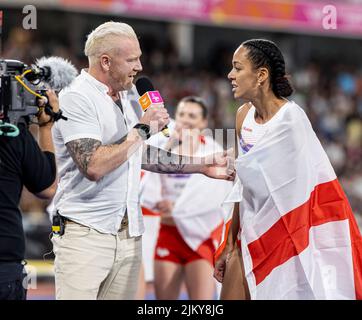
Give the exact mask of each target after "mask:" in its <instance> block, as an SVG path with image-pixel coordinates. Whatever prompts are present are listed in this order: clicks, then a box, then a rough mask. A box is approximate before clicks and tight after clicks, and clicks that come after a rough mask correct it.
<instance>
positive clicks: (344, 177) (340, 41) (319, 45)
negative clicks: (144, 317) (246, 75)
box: [0, 0, 362, 299]
mask: <svg viewBox="0 0 362 320" xmlns="http://www.w3.org/2000/svg"><path fill="white" fill-rule="evenodd" d="M28 4H32V5H34V6H35V7H36V9H37V28H36V29H34V30H25V29H24V28H23V27H22V22H23V18H24V17H25V16H26V14H24V13H23V12H22V10H23V8H24V6H25V5H28ZM326 5H333V6H334V7H335V8H336V13H337V29H325V28H323V24H322V21H323V17H324V16H325V14H324V13H323V8H325V6H326ZM0 10H2V11H3V12H2V30H1V31H2V32H1V54H0V56H1V58H6V59H17V60H21V61H23V62H25V63H28V64H31V63H33V62H34V61H35V59H36V58H39V57H41V56H44V55H57V56H62V57H64V58H67V59H69V60H71V61H72V63H73V64H74V65H75V66H76V67H77V68H78V69H79V70H80V69H81V68H83V67H85V66H86V64H87V60H86V59H85V57H84V54H83V47H84V42H85V39H86V34H88V33H89V32H90V31H91V30H93V29H94V28H95V27H96V26H98V25H99V24H101V23H103V22H105V21H108V20H114V21H123V22H127V23H129V24H131V25H132V26H133V27H134V29H135V31H136V33H137V34H138V35H139V39H140V43H141V48H142V51H143V55H142V58H141V60H142V63H143V67H144V71H143V74H146V75H148V76H150V77H151V78H152V80H153V82H154V84H155V87H156V88H158V89H159V90H160V92H161V93H162V95H163V97H164V100H165V101H166V102H167V108H168V110H169V112H170V114H171V115H173V114H174V110H175V106H176V103H177V101H178V100H179V99H180V98H182V97H183V96H185V95H189V94H196V95H200V96H202V97H203V98H204V99H205V100H206V101H207V103H208V105H209V110H210V112H209V127H210V128H233V127H234V117H235V112H236V110H237V108H238V106H239V105H240V101H239V102H236V101H234V99H233V97H232V94H231V87H230V84H229V81H228V80H227V73H228V72H229V70H230V68H231V58H232V54H233V51H234V50H235V49H236V48H237V46H238V45H239V44H240V43H241V42H242V41H244V40H246V39H250V38H267V39H270V40H273V41H275V42H276V43H277V44H278V45H279V46H280V48H281V50H282V51H283V53H284V54H285V57H286V60H287V61H286V62H287V63H286V64H287V69H288V74H290V77H291V81H292V83H293V86H294V88H295V94H294V95H293V97H292V99H293V100H295V101H296V102H297V103H298V104H299V105H300V106H302V107H303V108H304V109H305V111H306V112H307V114H308V116H309V118H310V120H311V122H312V125H313V127H314V129H315V131H316V132H317V134H318V136H319V138H320V140H321V142H322V144H323V146H324V148H325V150H326V152H327V153H328V155H329V157H330V159H331V162H332V164H333V166H334V169H335V170H336V172H337V174H338V176H339V178H340V180H341V182H342V184H343V186H344V189H345V191H346V193H347V195H348V198H349V200H350V203H351V206H352V209H353V211H354V213H355V215H356V217H357V221H358V222H359V225H360V228H361V227H362V0H344V1H343V0H339V1H336V0H332V1H328V2H327V1H324V0H317V1H316V0H314V1H312V0H310V1H307V0H304V1H301V0H254V1H253V0H243V1H241V0H157V1H155V0H38V1H32V2H31V3H29V2H27V1H18V0H7V1H3V0H0ZM32 131H33V133H34V134H35V135H36V134H37V132H36V128H32ZM46 205H47V203H46V202H44V201H39V200H37V199H35V198H34V197H33V196H32V195H30V194H29V193H28V192H27V191H26V190H24V192H23V197H22V201H21V208H22V210H23V212H24V227H25V230H26V233H27V259H28V260H29V262H30V264H31V265H33V266H35V268H36V269H32V270H33V271H34V270H35V271H36V272H37V289H32V290H30V292H29V298H30V299H53V298H54V293H53V290H54V288H53V273H52V265H51V258H52V255H48V256H46V257H45V259H47V260H46V262H44V261H43V255H44V254H45V253H46V252H50V251H51V244H50V241H49V239H48V237H49V228H50V222H49V219H48V217H47V215H46V214H45V208H46ZM48 259H50V260H48ZM42 261H43V262H42ZM147 298H149V299H153V298H154V295H153V292H152V287H149V288H148V294H147ZM181 298H183V299H186V298H187V296H185V294H182V296H181Z"/></svg>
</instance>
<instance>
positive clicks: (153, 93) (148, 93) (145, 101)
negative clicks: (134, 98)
mask: <svg viewBox="0 0 362 320" xmlns="http://www.w3.org/2000/svg"><path fill="white" fill-rule="evenodd" d="M136 89H137V92H138V94H139V95H140V98H139V99H138V102H139V104H140V105H141V107H142V110H143V111H146V110H147V108H148V107H149V106H150V105H151V104H158V103H160V104H161V103H163V99H162V97H161V94H160V93H159V92H158V91H157V90H155V88H154V87H153V84H152V82H151V81H150V79H148V78H147V77H140V78H138V79H137V81H136ZM161 131H162V133H163V135H164V136H165V137H167V138H169V137H170V132H169V129H168V127H167V125H166V126H165V127H164V128H163V129H162V130H161Z"/></svg>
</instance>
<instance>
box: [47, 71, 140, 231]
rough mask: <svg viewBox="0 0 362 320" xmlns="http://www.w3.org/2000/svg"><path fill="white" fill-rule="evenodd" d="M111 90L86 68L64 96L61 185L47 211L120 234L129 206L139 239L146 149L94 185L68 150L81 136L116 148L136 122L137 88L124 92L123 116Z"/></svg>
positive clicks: (57, 136) (59, 133)
mask: <svg viewBox="0 0 362 320" xmlns="http://www.w3.org/2000/svg"><path fill="white" fill-rule="evenodd" d="M107 92H108V87H107V86H106V85H105V84H103V83H101V82H99V81H98V80H96V79H95V78H94V77H92V76H91V75H90V74H88V73H87V72H86V71H85V70H82V72H81V74H80V75H79V76H78V77H77V78H76V79H75V80H74V82H73V83H72V84H71V86H70V87H69V88H67V89H65V90H63V91H62V92H61V94H60V97H59V103H60V108H61V110H63V113H64V115H65V116H66V117H67V118H68V120H67V121H64V120H59V121H58V122H56V123H55V125H54V126H53V132H52V133H53V140H54V144H55V152H56V160H57V165H58V174H59V185H58V189H57V192H56V195H55V197H54V199H53V202H52V204H51V205H50V207H49V212H50V213H51V214H55V212H56V210H59V212H60V214H61V215H63V216H65V217H68V218H69V219H71V220H73V221H75V222H78V223H81V224H83V225H85V226H89V227H92V228H94V229H95V230H97V231H99V232H102V233H110V234H117V231H118V229H119V227H120V223H121V221H122V218H123V216H124V213H125V211H126V208H127V214H128V220H129V233H130V235H131V236H139V235H141V234H142V233H143V231H144V226H143V216H142V212H141V208H140V204H139V182H140V176H141V160H142V148H139V149H138V151H137V152H136V153H134V154H133V155H132V156H131V157H130V159H129V160H128V161H127V162H126V163H124V164H122V165H121V166H119V167H118V168H117V169H115V170H113V171H112V172H110V173H109V174H107V175H105V176H104V177H103V178H101V179H100V180H99V181H90V180H88V179H87V178H86V177H85V176H84V175H83V174H82V173H81V172H80V171H79V170H78V168H77V166H76V164H75V163H74V161H73V159H72V158H71V156H70V154H69V152H68V151H67V148H66V146H65V144H66V143H68V142H69V141H72V140H76V139H81V138H92V139H96V140H100V141H101V142H102V144H112V143H115V142H116V141H118V140H119V139H121V138H122V137H123V136H125V135H126V134H127V133H128V131H129V130H130V129H131V128H132V127H133V126H134V125H135V124H136V123H137V122H138V120H139V118H140V117H141V115H142V109H141V107H140V106H139V104H138V97H139V96H138V93H137V91H136V89H135V87H133V88H132V89H131V90H129V91H122V92H120V97H121V102H122V106H123V110H124V116H125V117H124V116H123V114H122V111H121V110H120V108H119V107H118V106H117V105H116V104H115V102H114V101H113V100H112V98H111V97H110V96H109V95H108V94H107Z"/></svg>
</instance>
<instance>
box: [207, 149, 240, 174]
mask: <svg viewBox="0 0 362 320" xmlns="http://www.w3.org/2000/svg"><path fill="white" fill-rule="evenodd" d="M234 162H235V161H234V150H233V148H230V149H228V150H226V151H223V152H218V153H214V154H211V155H209V156H206V157H204V163H205V164H204V167H203V169H202V171H201V173H203V174H204V175H205V176H208V177H210V178H214V179H223V180H229V181H233V180H234V179H235V166H234Z"/></svg>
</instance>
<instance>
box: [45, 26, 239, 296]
mask: <svg viewBox="0 0 362 320" xmlns="http://www.w3.org/2000/svg"><path fill="white" fill-rule="evenodd" d="M85 55H86V56H87V57H88V59H89V68H88V69H84V70H82V72H81V74H80V75H79V76H78V77H77V78H76V79H75V81H74V82H73V83H72V85H71V86H70V87H69V88H68V89H67V90H64V91H63V92H61V95H60V105H61V108H62V110H63V112H64V114H65V116H66V117H67V118H68V121H63V122H62V123H60V122H59V123H57V124H56V126H55V128H54V130H53V136H54V140H55V147H56V157H57V162H58V165H59V187H58V190H57V193H56V195H55V197H54V199H53V203H52V205H51V207H50V208H51V209H50V212H51V214H52V215H53V216H54V217H55V218H56V219H55V221H60V224H62V222H63V221H64V226H65V231H64V233H63V232H59V233H58V234H54V235H53V237H52V241H53V246H54V253H55V283H56V298H57V299H133V298H134V296H135V292H136V290H137V280H138V274H139V268H140V263H141V238H140V237H141V234H142V233H143V231H144V226H143V218H142V213H141V209H140V204H139V181H140V174H141V168H143V169H145V170H150V171H154V172H160V173H177V172H180V173H203V174H205V175H207V176H210V177H214V178H219V179H233V175H234V170H233V168H232V167H229V166H228V165H227V164H228V162H229V161H228V160H229V155H227V153H226V152H223V153H219V154H214V155H211V156H208V157H204V158H190V157H181V156H179V155H175V154H170V153H167V152H166V151H164V150H161V149H157V148H155V147H151V146H146V145H145V143H144V141H145V140H147V139H148V138H149V137H150V136H151V135H152V134H155V133H157V132H159V131H161V129H162V128H164V126H165V125H167V124H168V122H169V115H168V113H167V111H166V109H165V108H164V106H163V105H151V106H150V107H149V108H148V109H147V112H143V111H142V109H141V107H140V106H139V104H138V98H139V96H138V93H137V91H136V90H135V87H134V85H133V80H134V77H135V76H136V75H137V73H139V72H140V71H142V65H141V62H140V57H141V49H140V46H139V42H138V39H137V36H136V34H135V32H134V30H133V29H132V27H131V26H129V25H127V24H125V23H118V22H106V23H104V24H102V25H100V26H98V27H97V28H96V29H95V30H94V31H92V32H91V33H90V34H89V36H88V38H87V41H86V44H85ZM60 230H62V228H60Z"/></svg>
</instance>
